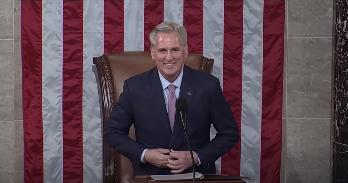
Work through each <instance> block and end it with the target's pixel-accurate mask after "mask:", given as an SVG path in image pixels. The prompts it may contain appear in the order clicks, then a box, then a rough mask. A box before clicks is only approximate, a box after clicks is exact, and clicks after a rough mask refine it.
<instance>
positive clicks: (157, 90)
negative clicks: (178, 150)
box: [151, 68, 172, 134]
mask: <svg viewBox="0 0 348 183" xmlns="http://www.w3.org/2000/svg"><path fill="white" fill-rule="evenodd" d="M151 97H152V101H153V103H154V104H155V105H154V106H151V107H153V110H154V111H158V113H157V114H158V118H157V119H158V120H159V122H160V123H163V122H164V123H166V125H165V126H166V129H165V130H167V131H168V133H170V134H171V133H172V130H171V129H170V124H169V118H168V113H167V109H166V104H165V100H164V95H163V88H162V84H161V80H160V79H159V76H158V71H157V69H156V68H155V69H153V71H152V96H151ZM161 126H162V125H161ZM160 130H164V129H160Z"/></svg>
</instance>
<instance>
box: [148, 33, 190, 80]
mask: <svg viewBox="0 0 348 183" xmlns="http://www.w3.org/2000/svg"><path fill="white" fill-rule="evenodd" d="M151 57H152V59H153V60H154V61H155V62H156V65H157V69H158V70H159V72H160V73H161V74H162V75H163V77H164V78H166V79H167V80H168V81H170V82H173V81H174V80H175V79H176V78H177V77H178V75H179V74H180V72H181V69H182V67H183V65H184V61H185V60H186V57H187V47H186V46H185V47H184V46H182V45H181V44H180V38H179V35H178V34H177V33H175V32H173V33H158V34H157V37H156V45H155V46H152V47H151Z"/></svg>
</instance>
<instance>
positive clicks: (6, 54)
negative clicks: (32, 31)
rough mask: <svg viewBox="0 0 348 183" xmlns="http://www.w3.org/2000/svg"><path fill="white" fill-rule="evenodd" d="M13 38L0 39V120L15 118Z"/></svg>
mask: <svg viewBox="0 0 348 183" xmlns="http://www.w3.org/2000/svg"><path fill="white" fill-rule="evenodd" d="M13 67H14V63H13V40H0V81H1V87H0V121H9V120H13V119H14V113H13V111H14V107H13V82H14V74H13Z"/></svg>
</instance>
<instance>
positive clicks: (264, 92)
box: [21, 0, 285, 183]
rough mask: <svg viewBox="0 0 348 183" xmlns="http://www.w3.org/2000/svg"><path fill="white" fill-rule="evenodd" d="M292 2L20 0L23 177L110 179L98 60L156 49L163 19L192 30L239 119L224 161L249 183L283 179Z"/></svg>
mask: <svg viewBox="0 0 348 183" xmlns="http://www.w3.org/2000/svg"><path fill="white" fill-rule="evenodd" d="M284 6H285V2H284V0H64V1H59V0H35V1H33V0H22V1H21V36H22V37H21V45H22V63H23V71H22V72H23V108H24V110H23V112H24V117H23V119H24V141H25V147H24V151H25V155H24V167H25V173H24V180H25V182H27V183H30V182H33V183H43V182H44V183H49V182H55V183H56V182H74V183H78V182H90V183H96V182H101V181H102V146H101V144H102V141H101V139H102V135H101V128H100V127H101V119H100V106H99V96H98V90H97V85H96V75H95V73H94V71H93V67H92V65H93V64H92V58H93V57H95V56H100V55H102V54H103V53H110V52H122V51H137V50H138V51H139V50H148V49H149V40H148V34H149V32H150V31H151V30H152V28H153V27H154V26H155V25H157V24H158V23H160V22H161V21H174V22H177V23H179V24H182V25H184V26H185V27H186V29H187V31H188V43H189V51H190V52H194V53H201V54H203V55H204V56H206V57H208V58H213V59H214V61H215V63H214V68H213V75H215V76H216V77H217V78H219V79H220V82H221V86H222V88H223V92H224V95H225V97H226V99H227V100H228V102H229V103H230V105H231V109H232V111H233V113H234V116H235V118H236V120H237V123H238V127H239V130H240V134H241V138H240V141H239V143H238V144H237V145H236V146H235V147H234V148H232V149H231V151H230V152H228V153H227V154H226V155H224V156H223V157H222V158H221V160H220V161H218V162H217V167H218V171H219V172H220V173H222V174H226V175H241V176H248V177H251V178H253V180H248V182H255V183H259V182H261V183H277V182H280V164H281V142H282V138H281V136H282V95H283V65H284V23H285V18H284V17H285V7H284Z"/></svg>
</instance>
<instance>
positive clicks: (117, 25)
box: [104, 0, 124, 54]
mask: <svg viewBox="0 0 348 183" xmlns="http://www.w3.org/2000/svg"><path fill="white" fill-rule="evenodd" d="M123 3H124V2H123V1H115V0H105V1H104V53H105V54H107V53H111V52H122V51H123V50H124V40H123V37H124V22H123V20H124V14H123V13H124V5H123Z"/></svg>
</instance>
